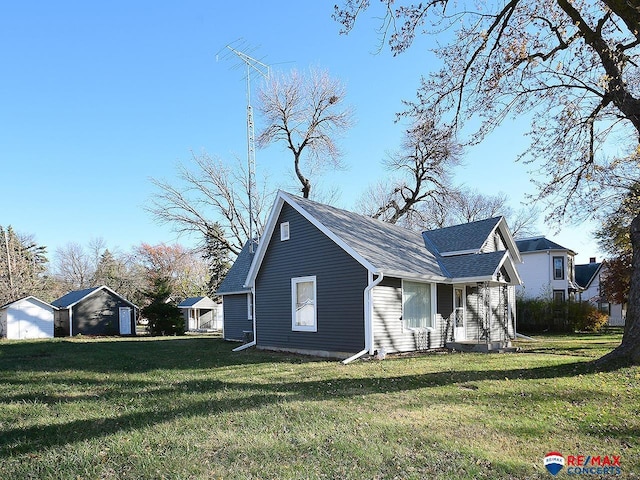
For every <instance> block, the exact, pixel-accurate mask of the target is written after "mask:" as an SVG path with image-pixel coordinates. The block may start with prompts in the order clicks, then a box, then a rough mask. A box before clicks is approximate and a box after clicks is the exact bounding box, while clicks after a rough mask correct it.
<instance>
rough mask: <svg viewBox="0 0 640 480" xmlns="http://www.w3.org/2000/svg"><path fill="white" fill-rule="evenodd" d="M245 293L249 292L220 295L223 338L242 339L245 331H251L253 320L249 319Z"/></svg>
mask: <svg viewBox="0 0 640 480" xmlns="http://www.w3.org/2000/svg"><path fill="white" fill-rule="evenodd" d="M247 295H249V294H248V293H239V294H236V295H224V296H223V297H222V311H223V315H224V327H223V329H224V339H225V340H235V341H242V340H244V332H245V331H249V330H251V331H253V322H252V321H251V320H250V319H249V309H248V307H247Z"/></svg>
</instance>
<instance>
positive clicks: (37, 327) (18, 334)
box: [0, 296, 56, 340]
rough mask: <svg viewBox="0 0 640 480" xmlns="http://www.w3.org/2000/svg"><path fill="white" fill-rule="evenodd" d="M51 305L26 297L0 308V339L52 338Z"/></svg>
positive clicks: (52, 309) (52, 310)
mask: <svg viewBox="0 0 640 480" xmlns="http://www.w3.org/2000/svg"><path fill="white" fill-rule="evenodd" d="M55 310H56V308H55V307H53V306H52V305H51V304H49V303H47V302H44V301H42V300H40V299H39V298H36V297H34V296H28V297H24V298H21V299H20V300H16V301H14V302H10V303H7V304H6V305H3V306H2V307H0V337H4V338H8V339H15V340H22V339H28V338H52V337H53V316H54V311H55Z"/></svg>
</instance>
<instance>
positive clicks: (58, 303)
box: [51, 285, 137, 308]
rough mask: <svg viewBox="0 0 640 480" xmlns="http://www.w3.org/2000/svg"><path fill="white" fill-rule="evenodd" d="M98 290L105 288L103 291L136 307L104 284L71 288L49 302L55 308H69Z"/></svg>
mask: <svg viewBox="0 0 640 480" xmlns="http://www.w3.org/2000/svg"><path fill="white" fill-rule="evenodd" d="M100 290H105V291H107V292H109V293H111V294H112V295H115V296H116V297H118V298H119V299H121V300H122V301H124V302H125V303H128V304H129V305H131V306H132V307H134V308H137V307H136V306H135V305H134V304H133V303H131V302H130V301H129V300H127V299H126V298H124V297H123V296H122V295H119V294H118V293H116V292H115V291H113V290H112V289H110V288H109V287H107V286H106V285H102V286H100V287H92V288H85V289H83V290H73V291H71V292H69V293H67V294H65V295H63V296H62V297H60V298H58V299H56V300H54V301H53V302H51V305H53V306H54V307H57V308H71V307H73V306H74V305H75V304H77V303H78V302H81V301H82V300H84V299H85V298H87V297H89V296H91V295H93V294H95V293H96V292H99V291H100Z"/></svg>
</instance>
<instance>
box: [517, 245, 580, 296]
mask: <svg viewBox="0 0 640 480" xmlns="http://www.w3.org/2000/svg"><path fill="white" fill-rule="evenodd" d="M516 245H517V246H518V249H519V250H520V255H521V256H522V263H521V264H519V265H518V266H517V268H518V273H519V275H520V278H521V279H522V285H519V286H517V287H516V291H517V293H518V295H522V296H523V297H524V298H547V299H553V300H555V301H558V302H563V301H565V300H577V299H578V297H577V296H576V294H577V293H578V292H580V290H581V288H580V286H579V285H578V284H577V283H576V281H575V261H574V259H575V256H576V252H574V251H573V250H571V249H570V248H566V247H563V246H562V245H558V244H557V243H555V242H553V241H551V240H549V239H548V238H545V237H544V236H539V237H532V238H524V239H521V240H516Z"/></svg>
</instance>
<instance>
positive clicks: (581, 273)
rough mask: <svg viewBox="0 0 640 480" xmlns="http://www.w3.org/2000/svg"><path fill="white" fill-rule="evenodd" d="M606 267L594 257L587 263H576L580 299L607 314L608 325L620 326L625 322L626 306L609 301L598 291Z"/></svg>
mask: <svg viewBox="0 0 640 480" xmlns="http://www.w3.org/2000/svg"><path fill="white" fill-rule="evenodd" d="M605 269H606V265H605V264H603V263H602V262H596V258H595V257H591V258H590V259H589V263H585V264H582V265H576V282H577V283H578V285H580V287H582V289H583V290H582V292H580V300H582V301H584V302H589V303H590V304H592V305H593V306H595V307H597V308H598V309H599V310H600V311H601V312H604V313H606V314H607V315H609V325H611V326H614V327H622V326H624V323H625V318H626V314H627V312H626V308H625V307H624V305H620V304H618V303H609V302H607V300H606V298H604V297H603V296H602V293H601V291H600V278H601V276H602V274H603V273H604V270H605Z"/></svg>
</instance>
